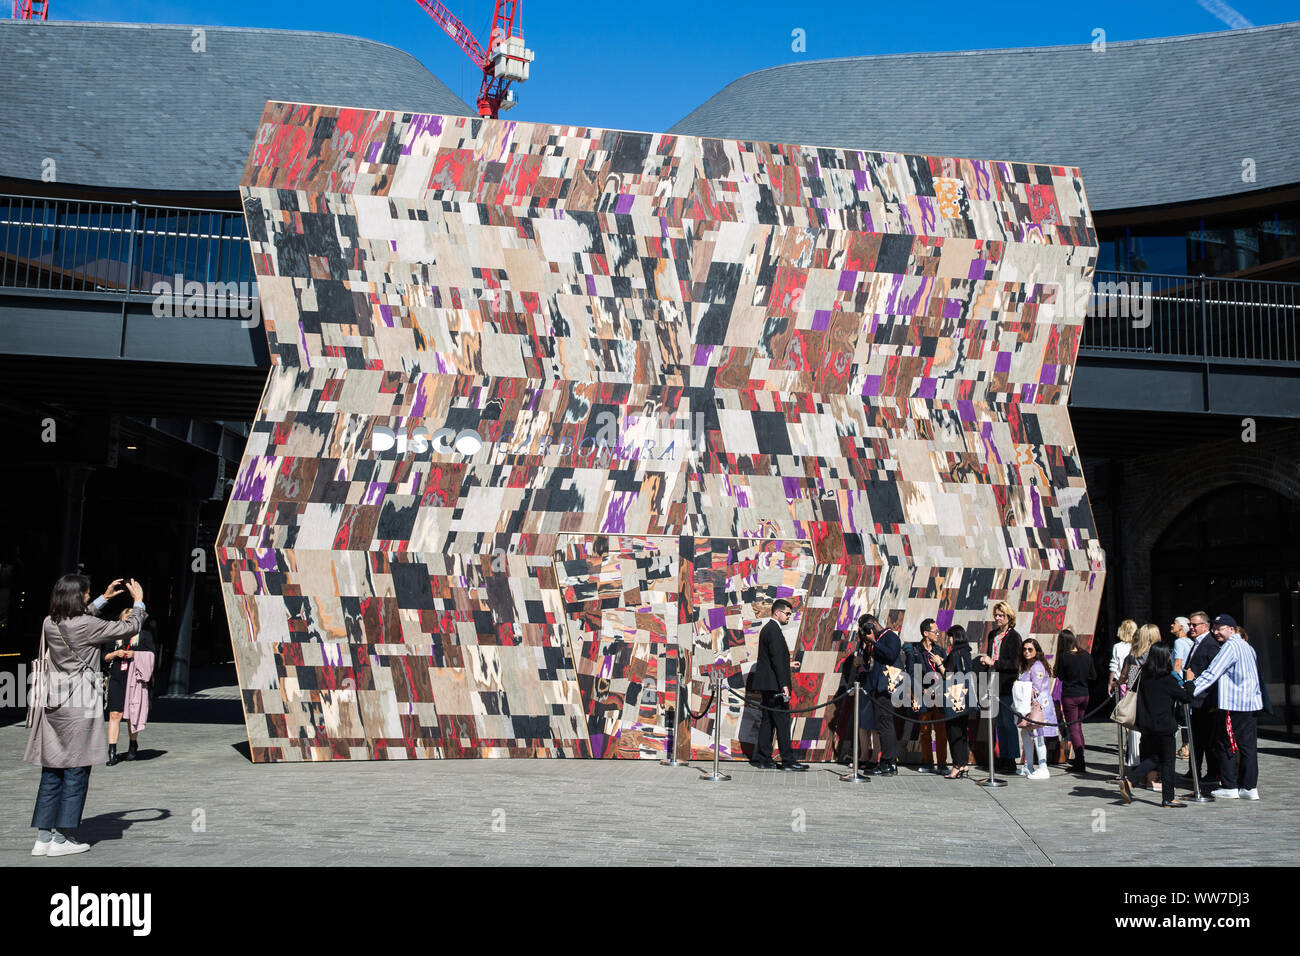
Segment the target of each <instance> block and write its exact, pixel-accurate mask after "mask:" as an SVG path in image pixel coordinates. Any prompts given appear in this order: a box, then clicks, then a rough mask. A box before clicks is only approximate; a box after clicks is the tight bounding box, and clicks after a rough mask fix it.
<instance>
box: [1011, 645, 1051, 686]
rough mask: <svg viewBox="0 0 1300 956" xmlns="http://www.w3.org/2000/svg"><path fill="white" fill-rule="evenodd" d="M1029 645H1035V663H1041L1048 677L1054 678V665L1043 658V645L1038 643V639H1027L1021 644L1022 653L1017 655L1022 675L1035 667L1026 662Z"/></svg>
mask: <svg viewBox="0 0 1300 956" xmlns="http://www.w3.org/2000/svg"><path fill="white" fill-rule="evenodd" d="M1028 644H1033V645H1034V663H1038V662H1040V661H1041V662H1042V665H1043V669H1044V670H1045V671H1047V676H1048V677H1052V676H1053V674H1052V665H1051V664H1050V663H1049V662H1048V660H1047V658H1046V657H1045V656H1043V645H1042V644H1039V643H1038V638H1036V637H1026V638H1025V639H1024V640H1023V641H1021V642H1020V651H1019V653H1017V654H1016V658H1017V660H1016V663H1017V664H1019V665H1020V673H1022V674H1023V673H1024V672H1025V671H1027V670H1029V669H1030V668H1031V667H1033V666H1034V665H1033V664H1030V663H1029V662H1027V661H1026V660H1025V646H1026V645H1028Z"/></svg>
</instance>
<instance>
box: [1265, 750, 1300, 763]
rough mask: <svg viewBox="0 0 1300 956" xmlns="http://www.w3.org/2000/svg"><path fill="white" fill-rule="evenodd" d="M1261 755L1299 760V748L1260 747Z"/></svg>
mask: <svg viewBox="0 0 1300 956" xmlns="http://www.w3.org/2000/svg"><path fill="white" fill-rule="evenodd" d="M1259 752H1260V753H1261V754H1268V755H1269V756H1270V757H1290V758H1291V759H1292V760H1296V759H1300V747H1260V748H1259Z"/></svg>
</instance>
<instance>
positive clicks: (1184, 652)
mask: <svg viewBox="0 0 1300 956" xmlns="http://www.w3.org/2000/svg"><path fill="white" fill-rule="evenodd" d="M1191 623H1192V622H1191V621H1189V620H1188V619H1187V618H1185V617H1176V618H1174V623H1173V624H1171V625H1170V627H1169V633H1170V634H1171V635H1173V638H1174V649H1173V652H1172V657H1173V659H1174V676H1175V677H1176V678H1178V683H1180V684H1181V683H1182V682H1183V671H1184V670H1185V669H1186V668H1187V660H1188V657H1189V656H1190V655H1191V653H1192V639H1191V638H1190V637H1188V636H1187V631H1188V626H1189V625H1190V624H1191ZM1178 722H1179V724H1181V723H1182V719H1181V718H1179V721H1178ZM1182 734H1183V746H1182V749H1180V750H1179V751H1178V757H1179V759H1182V758H1184V757H1186V756H1187V728H1185V727H1184V728H1183V731H1182Z"/></svg>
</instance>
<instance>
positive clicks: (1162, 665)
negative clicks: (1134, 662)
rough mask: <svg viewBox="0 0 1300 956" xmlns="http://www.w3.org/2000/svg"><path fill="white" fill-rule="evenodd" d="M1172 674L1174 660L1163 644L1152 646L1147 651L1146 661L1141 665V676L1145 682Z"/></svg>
mask: <svg viewBox="0 0 1300 956" xmlns="http://www.w3.org/2000/svg"><path fill="white" fill-rule="evenodd" d="M1173 672H1174V658H1173V655H1172V654H1170V653H1169V648H1167V647H1165V645H1164V644H1152V645H1151V650H1149V651H1147V659H1146V660H1145V661H1144V662H1143V664H1142V676H1143V678H1145V679H1147V680H1159V679H1160V678H1161V677H1164V676H1165V675H1167V674H1172V673H1173Z"/></svg>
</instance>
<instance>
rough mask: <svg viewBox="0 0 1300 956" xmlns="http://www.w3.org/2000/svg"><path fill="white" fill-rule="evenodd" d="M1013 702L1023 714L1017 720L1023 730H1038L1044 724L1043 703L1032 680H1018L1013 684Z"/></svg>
mask: <svg viewBox="0 0 1300 956" xmlns="http://www.w3.org/2000/svg"><path fill="white" fill-rule="evenodd" d="M1021 688H1024V689H1023V690H1022V689H1021ZM1011 703H1012V705H1013V706H1014V707H1015V709H1016V713H1017V714H1018V715H1022V716H1020V717H1018V719H1017V720H1016V726H1017V727H1019V728H1021V729H1022V730H1037V729H1038V728H1039V727H1041V726H1042V725H1043V705H1042V704H1041V703H1039V700H1038V695H1037V694H1035V693H1034V684H1033V682H1032V681H1027V680H1018V681H1016V682H1015V683H1014V684H1012V685H1011Z"/></svg>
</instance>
